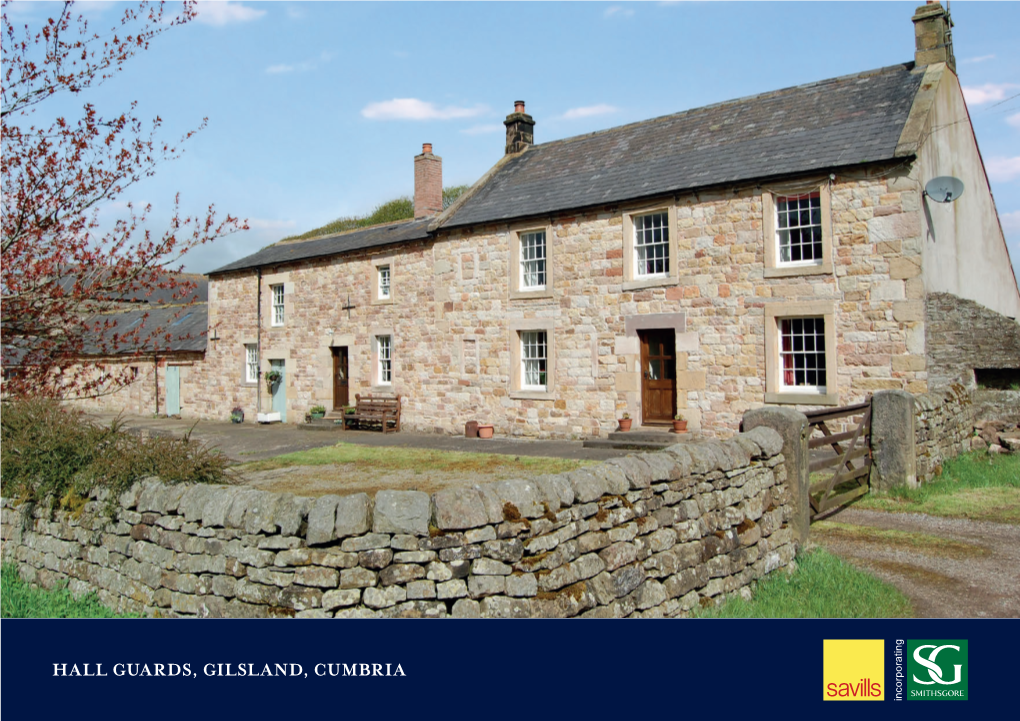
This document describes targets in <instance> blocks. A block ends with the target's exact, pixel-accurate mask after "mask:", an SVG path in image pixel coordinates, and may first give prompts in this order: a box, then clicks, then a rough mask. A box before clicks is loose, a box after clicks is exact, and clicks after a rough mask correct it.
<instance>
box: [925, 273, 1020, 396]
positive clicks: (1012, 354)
mask: <svg viewBox="0 0 1020 721" xmlns="http://www.w3.org/2000/svg"><path fill="white" fill-rule="evenodd" d="M925 315H926V317H927V323H926V326H925V332H926V333H927V335H928V342H927V349H928V368H929V382H930V387H932V388H935V387H938V386H941V385H944V384H947V383H951V382H954V381H955V382H962V383H963V384H964V385H966V386H967V387H969V388H973V387H975V382H974V369H975V368H993V369H1020V323H1018V322H1017V320H1016V319H1015V318H1007V317H1006V316H1004V315H1001V314H999V313H996V312H995V311H994V310H991V309H989V308H986V307H985V306H983V305H981V304H980V303H975V302H974V301H972V300H967V299H966V298H961V297H959V296H956V295H952V294H951V293H929V294H928V296H927V298H926V301H925Z"/></svg>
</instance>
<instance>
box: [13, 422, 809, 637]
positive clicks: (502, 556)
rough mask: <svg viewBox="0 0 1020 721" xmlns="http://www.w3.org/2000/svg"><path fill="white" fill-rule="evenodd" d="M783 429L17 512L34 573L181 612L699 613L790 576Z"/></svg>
mask: <svg viewBox="0 0 1020 721" xmlns="http://www.w3.org/2000/svg"><path fill="white" fill-rule="evenodd" d="M781 449H782V439H781V438H780V436H779V434H778V433H776V432H775V431H773V430H771V429H767V428H756V429H754V430H753V431H750V432H748V433H743V434H740V435H738V436H736V437H735V438H731V439H730V440H727V441H703V442H688V443H684V444H678V445H675V446H672V447H671V448H670V449H668V450H667V451H665V452H659V453H654V454H640V455H634V456H628V457H626V458H621V459H613V460H611V461H607V462H606V463H604V464H601V465H598V466H592V467H587V468H583V469H580V470H576V471H572V472H570V473H566V474H561V475H556V476H542V477H538V478H534V479H530V480H514V481H501V482H497V483H492V484H487V485H481V486H475V487H472V488H454V489H446V490H442V491H439V492H437V493H435V494H433V495H432V496H429V495H427V494H425V493H419V492H415V491H380V492H378V493H376V495H375V497H374V498H370V497H369V496H367V495H365V494H363V493H362V494H356V495H351V496H343V497H341V496H335V495H327V496H322V497H319V498H317V499H316V498H300V497H295V496H294V495H292V494H273V493H267V492H262V491H256V490H250V489H245V488H242V487H223V486H169V487H168V486H164V485H162V484H161V483H159V481H158V480H156V479H152V480H150V481H147V482H144V483H139V484H136V485H135V486H134V487H133V488H132V489H131V490H130V491H127V492H125V493H124V494H123V495H122V496H121V497H120V498H119V499H114V501H113V506H112V507H113V510H114V517H113V518H112V520H111V518H110V517H109V516H108V515H105V514H104V509H105V508H107V506H106V504H105V503H104V500H103V499H101V498H94V499H93V500H91V501H90V502H89V503H88V504H87V505H86V507H85V509H84V511H83V512H82V513H67V512H54V511H52V510H49V509H48V508H46V507H45V506H44V504H39V505H37V506H34V507H33V506H31V505H29V504H24V505H21V506H18V505H16V504H15V503H14V502H13V501H12V500H11V499H4V500H3V509H2V512H3V519H2V521H3V523H2V526H3V558H4V560H5V561H13V562H16V563H17V564H18V566H19V568H20V571H21V574H22V576H23V577H24V578H25V579H27V580H29V581H32V582H37V583H40V584H42V585H44V586H51V585H52V584H53V583H55V582H58V581H64V580H66V581H68V583H69V587H70V589H71V591H72V592H75V593H81V592H86V591H91V590H95V591H97V592H98V594H99V597H100V599H101V600H102V601H103V603H105V604H107V605H108V606H110V607H112V608H114V609H117V610H119V611H131V612H140V613H145V614H146V615H168V616H177V615H180V616H231V617H264V616H276V615H287V616H292V615H297V616H312V617H321V616H336V617H372V616H380V617H393V616H396V617H423V616H424V617H445V616H461V617H464V616H483V617H507V616H512V617H529V616H532V617H565V616H604V617H624V616H629V617H638V616H683V615H685V614H686V613H687V612H688V611H690V610H691V609H692V608H695V607H696V606H698V605H699V604H702V605H704V604H709V603H712V602H715V601H717V600H720V599H721V598H723V597H725V596H726V595H729V594H734V593H742V594H744V595H746V594H747V593H748V591H749V585H750V584H752V583H753V582H754V581H755V580H756V579H758V578H760V577H761V576H763V575H765V574H766V573H768V572H770V571H772V570H775V569H777V568H781V567H784V566H786V565H788V564H789V563H790V562H791V561H792V559H793V557H794V553H795V546H794V543H793V537H792V531H791V529H790V527H789V526H788V525H787V519H788V518H790V517H791V514H792V506H791V500H790V499H791V495H792V494H791V492H790V490H789V488H788V485H787V478H786V470H785V465H784V462H783V456H782V454H781Z"/></svg>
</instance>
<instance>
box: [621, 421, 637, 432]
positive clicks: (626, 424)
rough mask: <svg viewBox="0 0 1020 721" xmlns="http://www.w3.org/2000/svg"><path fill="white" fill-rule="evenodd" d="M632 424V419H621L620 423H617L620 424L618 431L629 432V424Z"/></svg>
mask: <svg viewBox="0 0 1020 721" xmlns="http://www.w3.org/2000/svg"><path fill="white" fill-rule="evenodd" d="M633 422H634V419H633V418H621V419H620V421H619V423H620V430H621V431H629V430H630V424H631V423H633Z"/></svg>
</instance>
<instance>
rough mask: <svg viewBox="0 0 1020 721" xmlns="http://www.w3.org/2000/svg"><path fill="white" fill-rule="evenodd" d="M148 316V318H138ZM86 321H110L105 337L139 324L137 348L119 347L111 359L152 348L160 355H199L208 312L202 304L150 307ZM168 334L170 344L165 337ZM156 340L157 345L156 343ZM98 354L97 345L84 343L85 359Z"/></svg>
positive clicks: (204, 346)
mask: <svg viewBox="0 0 1020 721" xmlns="http://www.w3.org/2000/svg"><path fill="white" fill-rule="evenodd" d="M146 313H148V314H149V315H148V317H147V318H145V319H142V316H143V315H145V314H146ZM89 320H90V321H96V320H112V321H113V323H114V325H113V326H112V327H111V328H110V329H108V330H107V331H106V333H104V335H106V336H107V337H110V336H112V334H113V333H118V332H119V333H123V332H125V331H128V330H130V329H132V328H133V327H135V326H136V325H137V324H139V323H141V324H142V330H141V333H140V336H141V340H142V341H143V343H142V344H141V348H136V347H134V346H132V347H130V348H128V347H126V346H124V347H121V348H120V349H119V352H117V353H113V355H123V354H130V353H134V352H135V351H136V350H140V351H141V352H143V353H144V352H152V349H153V348H154V347H157V346H158V348H159V352H160V353H166V352H184V351H199V352H204V351H205V348H206V331H207V330H208V326H209V308H208V305H207V304H205V303H193V304H192V305H189V306H184V307H182V306H150V307H148V308H139V309H138V310H129V311H125V312H123V313H111V314H109V315H107V316H98V317H95V316H94V317H92V318H90V319H89ZM157 328H158V329H160V330H162V333H160V337H159V338H158V339H154V338H150V337H149V336H150V334H151V333H152V331H154V330H156V329H157ZM167 334H170V340H169V341H167V340H166V335H167ZM157 340H158V343H157V342H156V341H157ZM98 353H101V349H100V347H99V343H98V342H95V341H93V342H88V341H87V342H86V344H85V355H96V354H98Z"/></svg>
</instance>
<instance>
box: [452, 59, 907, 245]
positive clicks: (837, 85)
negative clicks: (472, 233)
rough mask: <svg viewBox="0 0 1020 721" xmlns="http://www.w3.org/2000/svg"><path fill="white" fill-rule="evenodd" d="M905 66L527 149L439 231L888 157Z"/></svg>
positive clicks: (900, 119) (900, 109) (902, 110)
mask: <svg viewBox="0 0 1020 721" xmlns="http://www.w3.org/2000/svg"><path fill="white" fill-rule="evenodd" d="M913 68H914V64H913V63H906V64H903V65H894V66H890V67H887V68H881V69H878V70H873V71H869V72H865V73H857V74H855V75H847V76H844V77H840V78H833V79H831V80H823V81H820V82H815V83H809V84H807V85H800V86H797V87H793V88H787V89H785V90H778V91H775V92H771V93H765V94H763V95H756V96H753V97H749V98H743V99H740V100H731V101H728V102H725V103H719V104H717V105H710V106H707V107H703V108H696V109H694V110H688V111H685V112H682V113H677V114H675V115H667V116H664V117H661V118H654V119H652V120H646V121H643V122H640V123H635V124H633V125H624V126H620V127H617V128H611V129H609V130H604V131H600V132H596V133H592V134H590V135H582V136H578V137H574V138H567V139H565V140H557V141H553V142H549V143H542V144H540V145H534V146H532V147H531V148H529V149H527V150H526V151H525V152H523V153H522V154H520V155H519V156H517V157H515V158H511V159H509V160H508V161H507V162H506V163H505V164H504V165H503V167H502V168H500V169H498V170H497V171H496V172H495V173H494V174H493V176H492V177H491V178H490V179H489V180H488V182H486V183H485V184H484V185H483V186H482V187H481V188H479V189H478V190H477V191H476V192H475V193H474V194H473V195H471V196H470V197H468V198H466V199H465V201H464V202H463V203H462V204H461V205H460V206H459V207H458V208H455V209H454V212H453V213H452V214H451V216H450V217H449V218H447V219H446V220H445V222H443V223H442V227H444V228H450V227H456V226H463V225H469V224H474V223H484V222H491V221H498V220H509V219H511V218H521V217H525V216H531V215H538V214H545V213H551V212H556V211H564V210H570V209H576V208H584V207H589V206H595V205H602V204H605V203H613V202H619V201H624V200H631V199H638V198H643V197H651V196H655V195H662V194H666V193H670V192H676V191H684V190H692V189H695V188H699V187H705V186H712V185H720V184H728V183H734V182H741V181H749V180H754V179H759V178H768V177H774V176H781V175H791V174H797V173H804V172H810V171H813V170H819V171H820V170H828V169H830V168H838V167H840V166H845V165H856V164H859V163H868V162H875V161H881V160H889V159H891V158H894V157H895V150H896V145H897V141H898V140H899V137H900V134H901V132H902V131H903V126H904V124H905V123H906V120H907V117H908V115H909V113H910V108H911V105H912V103H913V100H914V96H915V94H916V93H917V90H918V88H919V86H920V84H921V80H922V78H923V76H924V75H923V72H916V73H912V72H911V70H913Z"/></svg>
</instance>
